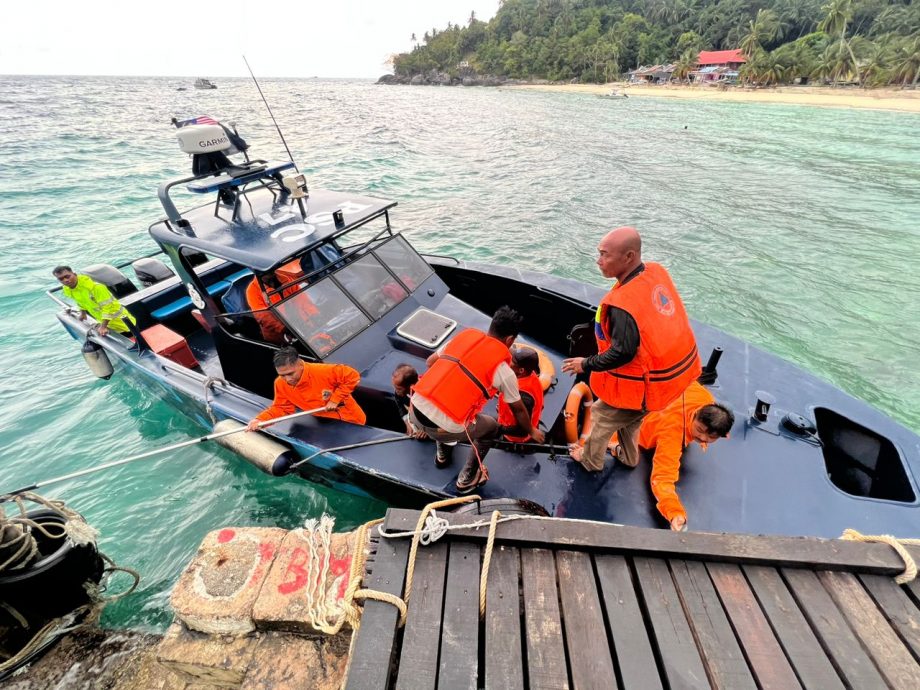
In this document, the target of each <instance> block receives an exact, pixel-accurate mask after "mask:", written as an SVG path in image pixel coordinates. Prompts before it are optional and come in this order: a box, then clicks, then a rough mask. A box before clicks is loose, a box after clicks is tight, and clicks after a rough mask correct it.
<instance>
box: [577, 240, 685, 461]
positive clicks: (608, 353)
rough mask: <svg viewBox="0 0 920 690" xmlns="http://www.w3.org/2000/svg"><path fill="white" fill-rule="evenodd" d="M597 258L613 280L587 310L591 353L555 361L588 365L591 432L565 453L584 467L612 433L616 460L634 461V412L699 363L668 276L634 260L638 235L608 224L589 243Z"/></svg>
mask: <svg viewBox="0 0 920 690" xmlns="http://www.w3.org/2000/svg"><path fill="white" fill-rule="evenodd" d="M597 251H598V259H597V265H598V267H599V268H600V270H601V273H602V274H603V275H604V277H606V278H616V281H617V282H616V284H615V285H614V286H613V288H611V290H610V291H609V292H608V293H607V294H606V295H605V296H604V298H603V299H602V300H601V303H600V305H599V306H598V308H597V314H596V316H595V324H594V327H595V338H596V339H597V349H598V354H596V355H593V356H591V357H574V358H572V359H566V360H565V361H564V362H563V363H562V370H563V371H564V372H567V373H571V374H580V373H582V372H589V373H590V374H591V390H592V391H593V392H594V395H595V398H596V400H595V402H594V405H593V407H592V408H591V420H592V425H591V432H590V434H589V435H588V438H587V440H586V442H585V446H584V448H583V449H582V448H578V447H576V448H574V449H573V450H572V457H573V459H575V460H577V461H579V462H581V463H582V464H583V465H584V467H585V469H587V470H589V471H600V470H602V469H603V468H604V454H605V452H606V450H607V443H608V442H609V440H610V437H611V436H612V435H613V434H614V433H615V432H616V433H618V434H619V439H620V446H619V449H618V458H619V460H620V461H621V462H622V463H623V464H624V465H627V466H629V467H635V466H636V464H637V463H638V462H639V447H638V443H637V440H638V439H637V436H638V431H639V425H640V424H641V423H642V418H643V417H644V416H645V415H646V414H648V413H649V412H654V411H657V410H662V409H664V408H665V407H667V406H668V405H669V404H670V403H671V402H672V401H673V400H675V399H677V398H678V397H679V396H680V394H681V393H683V392H684V390H685V389H686V388H687V386H689V385H690V384H691V383H692V382H693V381H695V380H696V377H697V376H699V374H700V371H701V368H702V367H701V366H700V357H699V354H698V353H697V350H696V339H695V338H694V336H693V330H692V329H691V328H690V321H689V319H688V318H687V313H686V311H685V310H684V305H683V302H681V299H680V295H678V293H677V289H676V288H675V287H674V283H673V281H672V280H671V276H670V275H669V274H668V272H667V271H666V270H665V268H664V267H663V266H661V265H660V264H656V263H652V262H650V261H649V262H646V263H643V262H642V240H641V238H640V237H639V233H638V232H637V231H636V229H635V228H630V227H622V228H616V229H615V230H611V231H610V232H608V233H607V234H606V235H605V236H604V237H603V239H602V240H601V241H600V244H599V245H598V248H597Z"/></svg>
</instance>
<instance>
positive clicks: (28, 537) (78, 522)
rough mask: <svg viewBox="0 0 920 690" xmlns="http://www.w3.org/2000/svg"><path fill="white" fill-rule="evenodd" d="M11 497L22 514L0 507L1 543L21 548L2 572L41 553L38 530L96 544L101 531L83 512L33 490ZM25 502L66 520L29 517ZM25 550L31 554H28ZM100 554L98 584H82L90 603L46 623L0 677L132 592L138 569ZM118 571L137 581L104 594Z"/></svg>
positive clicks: (79, 543)
mask: <svg viewBox="0 0 920 690" xmlns="http://www.w3.org/2000/svg"><path fill="white" fill-rule="evenodd" d="M8 500H10V501H12V502H13V503H14V504H15V505H16V507H17V508H18V510H19V515H14V516H13V517H7V514H6V511H5V510H4V509H3V508H2V506H0V536H2V537H4V538H5V539H4V541H3V543H2V546H3V547H10V546H11V545H16V544H18V547H17V548H16V551H15V553H14V554H13V555H12V556H10V557H9V558H7V559H6V560H5V561H4V562H3V563H2V564H0V572H2V571H3V570H6V569H9V570H20V569H23V568H26V567H28V566H29V565H30V564H31V563H32V559H33V557H34V555H35V554H36V553H37V552H38V544H37V542H36V540H35V536H34V533H36V532H40V533H41V534H43V535H44V536H45V537H47V538H49V539H65V538H66V539H68V540H69V541H71V542H72V543H73V544H74V545H76V546H83V545H86V544H92V545H93V546H95V544H96V539H97V537H98V536H99V532H98V531H97V530H96V529H95V528H93V527H92V526H90V525H89V524H88V523H87V522H86V520H85V519H84V518H83V516H82V515H80V514H79V513H78V512H76V511H75V510H72V509H70V508H68V507H67V506H66V505H65V504H64V502H63V501H57V500H51V499H47V498H44V497H43V496H39V495H38V494H36V493H33V492H23V493H21V494H16V495H14V496H10V497H9V498H8ZM26 501H31V502H33V503H37V504H39V505H42V506H44V507H45V508H47V509H49V510H51V511H53V512H54V513H56V514H57V515H60V516H61V517H62V518H63V519H64V524H63V525H57V524H53V523H52V524H53V526H54V528H55V529H49V528H48V527H49V526H51V525H45V524H44V523H42V522H39V521H36V520H33V519H32V518H29V517H28V511H27V510H26V506H25V502H26ZM11 533H13V536H12V537H11V538H8V539H6V537H7V535H9V534H11ZM26 551H28V552H29V553H28V554H26ZM97 553H99V556H100V557H101V558H102V559H103V560H104V561H105V562H106V563H107V564H108V566H107V567H105V568H104V569H103V571H102V577H101V579H100V583H99V584H96V583H95V582H92V581H87V582H85V583H84V584H83V586H84V588H85V590H86V593H87V596H88V598H89V603H86V604H83V605H82V606H79V607H77V608H76V609H74V610H73V611H71V612H70V613H67V614H65V615H63V616H59V617H57V618H54V619H52V620H50V621H48V622H47V623H46V624H45V625H43V626H42V627H41V628H40V629H39V630H38V631H37V632H36V633H35V634H34V635H33V636H32V638H31V639H30V640H29V641H28V642H27V643H26V644H25V645H24V646H23V647H22V649H20V650H19V651H18V652H17V653H16V654H15V655H13V656H12V657H10V658H9V659H7V660H6V661H4V662H3V663H0V677H2V676H4V675H5V674H6V673H8V672H9V671H10V670H12V669H14V668H16V667H17V666H19V665H20V664H22V663H23V662H25V661H26V660H27V659H29V657H31V656H32V655H33V654H35V653H36V652H38V651H39V650H41V649H42V648H43V647H45V646H46V645H48V644H50V643H52V642H53V641H54V640H56V639H58V638H59V637H61V636H62V635H65V634H67V633H69V632H71V631H72V630H76V629H77V628H80V627H83V626H86V625H92V624H95V623H96V622H98V620H99V617H100V615H101V614H102V609H103V608H104V607H105V605H106V604H109V603H111V602H113V601H117V600H118V599H121V598H122V597H125V596H127V595H129V594H130V593H131V592H133V591H134V590H135V589H136V588H137V585H138V583H139V582H140V574H139V573H138V572H137V571H136V570H133V569H131V568H125V567H120V566H118V565H116V564H115V562H114V561H113V560H112V559H111V558H109V557H108V556H106V555H105V554H104V553H101V552H98V551H97ZM119 571H120V572H126V573H128V574H129V575H131V576H132V577H133V578H134V582H133V583H132V584H131V586H130V587H129V588H128V589H126V590H125V591H123V592H120V593H118V594H116V595H114V596H109V597H104V596H102V592H104V591H105V590H106V588H107V586H108V579H109V577H110V575H111V574H112V573H115V572H119ZM0 606H2V608H3V609H5V610H6V611H7V613H9V614H10V616H11V617H12V618H13V619H14V620H15V621H16V622H17V623H19V625H20V626H22V627H23V628H26V629H28V627H29V626H28V621H27V620H26V619H25V618H24V617H23V615H22V614H21V613H19V611H17V610H16V609H15V608H14V607H13V606H12V605H10V604H8V603H7V602H0Z"/></svg>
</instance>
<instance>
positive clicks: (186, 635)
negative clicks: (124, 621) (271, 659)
mask: <svg viewBox="0 0 920 690" xmlns="http://www.w3.org/2000/svg"><path fill="white" fill-rule="evenodd" d="M258 643H259V636H256V635H250V636H248V637H235V636H231V635H207V634H204V633H200V632H196V631H194V630H189V629H188V628H187V627H186V626H185V625H184V624H182V623H181V622H176V623H173V624H172V625H171V626H170V627H169V630H167V631H166V634H165V635H164V636H163V639H162V641H161V642H160V644H159V646H158V647H157V650H156V659H157V661H158V662H159V663H161V664H162V665H163V666H165V667H166V668H167V669H169V670H170V671H172V672H173V673H175V674H176V675H178V676H179V677H180V678H181V679H182V680H184V681H185V682H187V683H195V684H202V685H212V686H213V685H216V686H219V687H230V688H238V687H239V686H240V684H241V683H242V682H243V677H244V676H245V675H246V670H247V669H248V668H249V664H250V660H251V659H252V652H253V649H254V648H255V647H256V645H257V644H258Z"/></svg>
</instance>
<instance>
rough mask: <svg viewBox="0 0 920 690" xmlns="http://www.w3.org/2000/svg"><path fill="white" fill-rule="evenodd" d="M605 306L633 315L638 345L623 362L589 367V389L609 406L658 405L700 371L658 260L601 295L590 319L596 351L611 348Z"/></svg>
mask: <svg viewBox="0 0 920 690" xmlns="http://www.w3.org/2000/svg"><path fill="white" fill-rule="evenodd" d="M610 307H618V308H619V309H622V310H624V311H626V312H628V313H629V314H630V315H631V316H632V317H633V318H634V319H635V321H636V326H637V327H638V328H639V348H638V350H637V351H636V356H635V357H633V359H632V361H630V362H627V363H626V364H624V365H623V366H621V367H618V368H616V369H611V370H610V371H595V372H592V373H591V390H592V391H594V394H595V395H596V396H598V397H599V398H600V399H601V400H603V401H604V402H605V403H607V404H608V405H610V406H612V407H616V408H620V409H625V410H648V411H650V412H653V411H655V410H663V409H664V408H665V407H667V406H668V404H669V403H670V402H671V401H673V400H675V399H676V398H677V397H678V396H679V395H680V394H681V393H683V392H684V390H686V388H687V386H689V385H690V384H691V383H692V382H693V381H695V380H696V378H697V376H699V375H700V371H701V366H700V356H699V354H698V353H697V349H696V339H695V338H694V337H693V330H692V329H691V328H690V320H689V319H688V318H687V312H686V310H685V309H684V304H683V302H681V299H680V295H678V294H677V289H676V288H675V287H674V283H673V281H672V280H671V276H670V275H668V272H667V271H666V270H665V269H664V267H663V266H661V265H660V264H656V263H652V262H646V264H645V270H643V271H642V272H641V273H640V274H639V275H637V276H636V277H635V278H633V279H632V280H630V281H629V282H627V283H626V284H625V285H619V284H618V285H615V286H614V287H613V288H612V289H611V290H610V292H608V293H607V294H606V295H604V299H602V300H601V303H600V306H598V308H597V315H596V317H595V324H594V334H595V337H596V338H597V350H598V352H604V351H606V350H607V349H608V348H609V347H610V333H609V321H608V319H607V318H606V317H607V314H606V312H607V310H608V309H609V308H610Z"/></svg>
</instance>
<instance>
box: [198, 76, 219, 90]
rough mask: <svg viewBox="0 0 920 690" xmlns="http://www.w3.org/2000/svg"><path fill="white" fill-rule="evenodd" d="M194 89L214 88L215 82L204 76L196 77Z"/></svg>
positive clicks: (215, 86)
mask: <svg viewBox="0 0 920 690" xmlns="http://www.w3.org/2000/svg"><path fill="white" fill-rule="evenodd" d="M195 88H196V89H216V88H217V84H215V83H214V82H212V81H211V80H210V79H205V78H204V77H198V78H197V79H196V80H195Z"/></svg>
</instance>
